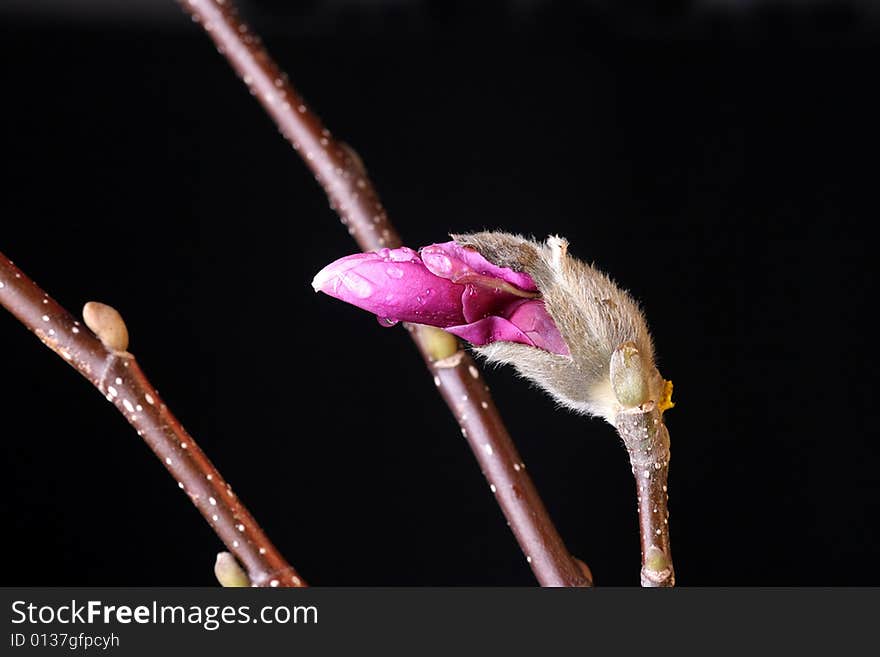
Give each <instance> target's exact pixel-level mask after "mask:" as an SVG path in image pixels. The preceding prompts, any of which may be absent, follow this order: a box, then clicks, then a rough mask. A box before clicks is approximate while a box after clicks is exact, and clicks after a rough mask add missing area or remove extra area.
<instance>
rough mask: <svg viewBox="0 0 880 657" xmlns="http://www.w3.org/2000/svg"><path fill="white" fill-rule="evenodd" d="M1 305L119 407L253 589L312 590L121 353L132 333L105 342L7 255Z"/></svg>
mask: <svg viewBox="0 0 880 657" xmlns="http://www.w3.org/2000/svg"><path fill="white" fill-rule="evenodd" d="M0 304H2V305H3V306H4V307H5V308H6V309H7V310H9V312H11V313H12V314H13V315H15V317H17V318H18V319H19V320H20V321H21V322H22V324H24V325H25V326H27V327H28V328H29V329H30V330H31V331H33V333H34V334H35V335H36V336H37V337H38V338H39V339H40V340H41V341H42V342H43V343H44V344H45V345H46V346H47V347H49V348H50V349H51V350H52V351H54V352H55V353H57V354H58V355H59V356H61V357H62V358H63V359H64V360H66V361H67V362H68V363H69V364H70V365H71V366H72V367H73V368H74V369H76V370H77V371H78V372H79V373H80V374H82V375H83V376H84V377H85V378H87V379H88V380H89V381H90V382H91V384H92V385H93V386H95V387H96V388H97V389H98V390H100V391H101V394H103V395H104V396H105V397H106V398H107V400H108V401H110V402H112V403H113V405H114V406H116V409H117V410H118V411H119V412H120V413H122V414H123V416H125V419H126V420H128V422H129V423H130V424H131V425H132V426H133V427H134V428H135V429H136V430H137V433H138V435H139V436H141V437H142V438H143V439H144V442H146V443H147V445H149V447H150V449H152V450H153V452H154V453H155V454H156V456H158V457H159V459H160V460H161V461H162V463H163V464H164V465H165V468H166V469H167V470H168V472H170V473H171V476H172V477H174V478H175V479H176V480H177V483H178V486H180V488H181V489H182V490H183V491H184V492H186V494H187V495H188V496H189V498H190V500H192V503H193V504H194V505H195V506H196V508H197V509H198V510H199V511H200V512H201V514H202V515H203V516H204V517H205V519H206V520H207V521H208V523H209V524H210V525H211V527H212V528H213V529H214V531H215V532H216V533H217V536H219V537H220V540H222V541H223V543H224V544H225V545H226V547H227V548H229V550H230V551H231V552H232V553H233V554H234V555H235V556H236V558H238V560H239V561H240V562H241V563H242V564H243V565H244V567H245V569H246V570H247V574H248V577H249V579H250V581H251V582H252V583H253V585H254V586H305V582H303V580H302V579H301V578H300V577H299V575H298V574H297V572H296V571H295V570H294V569H293V567H292V566H291V565H290V564H288V563H287V562H286V561H285V560H284V557H282V556H281V554H280V553H279V552H278V550H277V549H276V548H275V546H274V545H272V543H271V542H270V541H269V539H268V538H267V537H266V535H265V534H264V533H263V530H262V529H260V526H259V525H258V524H257V521H256V520H254V518H253V516H251V514H250V513H249V512H248V510H247V509H246V508H245V507H244V505H243V504H242V503H241V502H240V501H239V499H238V497H237V496H236V495H235V493H233V492H232V488H231V486H230V485H229V484H228V483H226V481H225V480H224V479H223V477H221V476H220V473H219V472H217V469H216V468H215V467H214V466H213V465H212V464H211V462H210V461H209V460H208V457H207V456H205V453H204V452H203V451H202V450H201V449H200V448H199V446H198V445H197V444H196V443H195V441H194V440H193V439H192V437H191V436H190V435H189V434H188V433H187V432H186V430H185V429H184V428H183V426H182V425H181V424H180V422H179V421H178V420H177V418H176V417H174V415H173V414H172V413H171V411H169V410H168V407H167V406H166V405H165V404H164V403H163V402H162V398H161V397H160V396H159V393H158V392H156V389H155V388H154V387H153V386H152V385H151V384H150V382H149V381H148V380H147V378H146V376H145V375H144V373H143V371H141V368H140V366H139V365H138V364H137V361H135V358H134V356H133V355H132V354H130V353H128V352H127V351H124V350H122V349H124V348H125V343H127V334H126V335H125V338H124V339H122V340H120V338H119V337H118V336H119V333H118V332H116V333H114V332H112V331H109V332H107V331H106V330H105V329H104V327H98V328H97V329H96V330H98V331H99V333H101V335H102V336H103V337H104V342H102V341H101V339H99V337H98V336H97V335H95V333H93V332H92V331H91V330H90V329H89V328H87V327H85V326H83V325H82V324H80V322H79V321H77V320H76V319H74V317H73V316H72V315H71V314H70V313H69V312H67V311H66V310H65V309H64V308H63V307H61V305H60V304H58V302H56V301H55V300H54V299H52V298H51V297H50V296H49V295H48V294H46V293H45V292H44V291H43V290H41V289H40V288H39V286H37V284H36V283H34V282H33V281H32V280H31V279H30V278H28V277H27V276H26V275H25V274H24V273H22V271H21V270H20V269H18V267H16V266H15V265H14V264H13V263H12V262H11V261H10V260H9V259H8V258H7V257H6V256H5V255H3V254H2V253H0ZM104 308H105V309H106V308H107V307H106V306H105V307H104ZM117 317H118V316H117ZM111 321H112V318H111ZM119 321H120V322H121V319H120V320H119ZM93 326H95V324H93ZM122 333H125V332H124V329H123V331H122ZM108 335H110V336H111V337H108ZM115 340H120V341H119V342H116V343H115V344H114V341H115ZM105 343H106V344H105ZM108 345H109V346H108Z"/></svg>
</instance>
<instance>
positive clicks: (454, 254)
mask: <svg viewBox="0 0 880 657" xmlns="http://www.w3.org/2000/svg"><path fill="white" fill-rule="evenodd" d="M419 253H420V255H421V257H422V261H423V262H424V263H425V266H426V267H427V268H428V269H429V270H430V271H431V272H432V273H434V274H436V275H437V276H441V277H443V278H448V279H450V280H451V281H453V282H455V283H470V282H473V281H474V279H482V280H485V279H486V278H495V279H500V280H502V281H504V282H505V283H508V284H510V285H512V286H513V287H514V288H516V289H518V290H522V291H525V292H537V291H538V288H537V286H536V285H535V282H534V281H533V280H532V277H531V276H529V275H528V274H526V273H525V272H520V271H513V270H512V269H508V268H507V267H499V266H498V265H493V264H492V263H491V262H489V261H488V260H486V259H485V258H484V257H483V256H481V255H480V254H479V253H478V252H477V251H475V250H474V249H470V248H467V247H464V246H461V245H460V244H457V243H455V242H444V243H442V244H431V245H430V246H426V247H424V248H422V249H421V251H420V252H419Z"/></svg>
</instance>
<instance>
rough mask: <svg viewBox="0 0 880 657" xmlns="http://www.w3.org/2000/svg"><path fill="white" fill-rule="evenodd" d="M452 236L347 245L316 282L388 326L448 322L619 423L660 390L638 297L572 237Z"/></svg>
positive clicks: (581, 408)
mask: <svg viewBox="0 0 880 657" xmlns="http://www.w3.org/2000/svg"><path fill="white" fill-rule="evenodd" d="M453 237H454V239H455V241H454V242H446V243H443V244H432V245H430V246H426V247H424V248H423V249H421V251H419V252H416V251H414V250H412V249H409V248H406V247H402V248H399V249H382V250H381V251H376V252H372V253H358V254H354V255H350V256H346V257H345V258H341V259H339V260H337V261H336V262H334V263H332V264H330V265H328V266H327V267H325V268H324V269H322V270H321V271H320V272H319V273H318V275H317V276H315V280H314V281H313V282H312V286H313V287H314V288H315V290H318V291H321V292H324V293H326V294H329V295H331V296H334V297H336V298H338V299H341V300H343V301H346V302H348V303H351V304H353V305H355V306H358V307H360V308H363V309H365V310H369V311H371V312H373V313H375V314H376V315H377V316H378V318H379V321H380V323H382V324H383V325H385V326H390V325H393V324H395V323H396V322H398V321H406V322H412V323H417V324H427V325H430V326H436V327H439V328H443V329H445V330H446V331H448V332H449V333H452V334H453V335H456V336H458V337H460V338H463V339H465V340H468V341H469V342H470V343H471V344H473V345H474V347H475V349H476V351H477V353H478V354H480V355H482V356H483V357H485V358H486V359H487V360H488V361H489V362H492V363H509V364H511V365H513V366H514V367H516V369H517V370H518V371H519V373H520V374H521V375H522V376H524V377H525V378H527V379H529V380H531V381H533V382H534V383H536V384H537V385H538V386H540V387H541V388H543V389H544V390H546V391H547V392H548V393H550V395H551V396H553V398H554V399H556V400H557V401H558V402H560V403H561V404H562V405H563V406H566V407H568V408H570V409H573V410H575V411H577V412H580V413H585V414H588V415H598V416H601V417H604V418H605V419H606V420H608V421H609V422H611V423H612V424H614V423H615V418H616V416H617V413H618V412H619V411H621V410H623V409H624V408H632V407H637V406H640V405H641V404H643V403H644V402H646V401H648V400H653V401H655V402H658V403H659V402H660V401H661V398H663V392H664V381H663V379H662V378H661V377H660V374H659V373H658V372H657V368H656V367H655V366H654V346H653V344H652V343H651V336H650V334H649V333H648V326H647V323H646V322H645V318H644V316H643V315H642V313H641V311H640V310H639V307H638V305H637V304H636V302H635V301H634V300H633V299H632V298H631V297H630V296H629V295H628V294H627V293H626V292H624V291H623V290H621V289H620V288H619V287H617V286H616V285H615V284H614V283H613V282H612V281H611V279H610V278H608V277H607V276H606V275H605V274H603V273H602V272H600V271H598V270H597V269H595V268H593V267H592V266H590V265H588V264H586V263H584V262H581V261H579V260H576V259H575V258H572V257H571V256H569V255H568V252H567V247H568V243H567V242H566V241H565V240H563V239H561V238H559V237H551V238H549V239H548V240H547V242H546V243H544V244H539V243H538V242H534V241H532V240H528V239H525V238H523V237H519V236H517V235H511V234H509V233H500V232H485V233H475V234H472V235H458V236H453ZM666 397H668V395H666ZM668 401H669V400H668V399H666V402H668ZM670 405H671V402H669V403H666V405H665V406H662V405H661V410H663V408H668V407H669V406H670Z"/></svg>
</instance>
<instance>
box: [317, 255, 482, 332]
mask: <svg viewBox="0 0 880 657" xmlns="http://www.w3.org/2000/svg"><path fill="white" fill-rule="evenodd" d="M312 287H314V288H315V290H316V291H321V292H324V293H325V294H329V295H330V296H332V297H336V298H337V299H340V300H341V301H345V302H346V303H350V304H352V305H355V306H357V307H358V308H363V309H364V310H368V311H370V312H372V313H375V314H376V315H377V316H378V317H380V318H388V319H391V320H400V321H404V322H417V323H420V324H431V325H433V326H441V327H442V326H451V325H455V324H461V323H462V322H463V321H467V320H465V318H464V315H463V314H462V309H461V294H462V290H463V288H462V287H461V286H460V285H456V284H455V283H453V282H452V281H449V280H447V279H444V278H438V277H436V276H434V275H433V274H431V272H429V271H428V270H427V269H426V268H425V266H424V264H422V261H421V260H420V259H419V256H418V254H417V253H416V252H415V251H413V250H412V249H408V248H406V247H403V248H400V249H382V250H381V251H376V252H372V253H356V254H354V255H350V256H346V257H344V258H340V259H339V260H337V261H335V262H333V263H331V264H329V265H327V266H326V267H324V269H322V270H321V271H320V272H318V274H317V276H315V279H314V281H312Z"/></svg>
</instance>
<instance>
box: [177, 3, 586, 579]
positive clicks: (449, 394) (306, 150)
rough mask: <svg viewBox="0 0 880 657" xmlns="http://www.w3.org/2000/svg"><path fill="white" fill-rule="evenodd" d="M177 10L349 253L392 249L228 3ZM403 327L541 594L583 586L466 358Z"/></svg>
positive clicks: (371, 194) (330, 145)
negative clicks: (346, 240) (210, 49)
mask: <svg viewBox="0 0 880 657" xmlns="http://www.w3.org/2000/svg"><path fill="white" fill-rule="evenodd" d="M178 2H180V4H181V5H182V6H183V7H184V8H185V9H186V10H187V11H188V12H189V13H190V15H191V16H192V17H193V19H194V20H195V21H197V22H199V23H201V25H202V27H203V28H204V29H205V31H206V32H207V33H208V34H209V35H210V36H211V38H212V39H213V40H214V43H215V44H216V46H217V49H218V50H219V51H220V52H221V53H222V54H223V55H224V56H225V57H226V59H227V60H228V61H229V63H230V64H231V65H232V67H233V69H235V71H236V72H237V73H238V75H239V76H240V77H241V78H242V80H243V81H244V82H245V84H247V86H248V87H249V89H250V91H251V93H252V94H253V95H254V96H256V97H257V99H258V100H259V101H260V104H262V106H263V108H264V109H265V110H266V111H267V112H268V113H269V115H270V116H271V117H272V118H273V119H274V121H275V123H276V124H277V125H278V128H279V129H280V130H281V133H282V134H283V135H284V136H285V138H286V139H287V140H288V141H290V142H291V144H292V145H293V147H294V149H296V150H297V151H298V152H299V154H300V155H301V156H302V158H303V160H304V162H305V163H306V165H308V167H309V168H310V169H311V170H312V172H313V173H314V175H315V177H316V178H317V180H318V182H319V183H320V184H321V185H322V187H323V188H324V191H325V192H326V193H327V196H328V197H329V199H330V204H331V206H332V207H333V208H334V209H335V210H336V211H337V212H338V213H339V216H340V218H341V219H342V223H343V224H345V225H346V226H347V227H348V230H349V233H351V235H352V236H353V237H354V239H355V240H356V241H357V243H358V246H359V247H360V248H361V249H362V250H364V251H373V250H377V249H381V248H384V247H388V248H395V247H398V246H401V244H402V242H401V239H400V237H399V235H398V234H397V231H395V229H394V227H393V226H392V225H391V222H390V221H389V219H388V215H387V213H386V212H385V209H384V208H383V206H382V203H381V202H380V201H379V197H378V194H377V193H376V190H375V189H374V187H373V185H372V183H371V182H370V180H369V178H368V176H367V173H366V170H365V169H364V166H363V164H362V163H361V161H360V158H359V157H358V156H357V154H356V153H355V152H354V151H353V150H352V149H351V148H350V147H348V146H347V145H346V144H344V143H343V142H340V141H338V140H336V139H334V137H333V136H332V135H331V133H330V131H329V130H327V129H326V128H325V127H324V126H323V124H322V123H321V121H320V119H319V118H318V117H317V115H316V114H315V113H313V112H312V111H310V110H309V108H308V107H307V106H306V103H305V101H304V100H303V98H302V97H301V96H300V95H299V94H298V93H297V92H296V90H295V89H294V88H293V87H292V86H291V84H290V82H289V81H288V79H287V76H286V75H285V74H284V73H283V72H282V71H281V69H279V68H278V65H277V64H276V63H275V62H274V61H273V60H272V58H271V57H270V56H269V53H268V52H267V51H266V49H265V48H263V46H262V45H261V43H260V39H259V37H257V36H256V35H255V34H254V33H253V32H252V31H251V30H250V28H248V26H247V25H245V24H244V23H243V22H242V21H241V20H240V19H239V17H238V15H237V11H236V9H235V8H234V6H233V5H232V2H231V0H178ZM407 328H408V329H410V335H411V336H412V338H413V340H414V341H415V342H416V345H417V346H418V348H419V351H420V352H421V353H422V355H423V357H424V358H425V362H426V364H427V365H428V369H429V370H430V371H431V373H432V375H433V376H434V381H435V383H436V384H437V385H438V387H439V388H440V392H441V394H442V395H443V398H444V400H445V401H446V403H447V404H448V405H449V407H450V409H451V410H452V412H453V414H454V415H455V417H456V420H457V421H458V423H459V425H460V426H461V429H462V433H463V434H464V436H465V437H466V438H467V441H468V444H469V445H470V447H471V450H472V451H473V452H474V455H475V456H476V458H477V461H478V462H479V464H480V467H481V468H482V471H483V473H484V475H485V476H486V479H488V481H489V486H490V488H491V490H492V491H493V492H494V493H495V496H496V499H497V500H498V504H499V505H500V506H501V509H502V511H503V512H504V515H505V516H506V518H507V521H508V523H509V524H510V527H511V529H512V530H513V533H514V535H515V536H516V539H517V541H518V542H519V545H520V547H521V548H522V550H523V552H524V553H525V555H526V560H527V561H528V562H529V564H530V565H531V568H532V571H533V572H534V573H535V576H536V577H537V579H538V582H539V583H540V584H541V585H542V586H590V585H591V584H592V582H591V578H590V576H589V575H588V574H587V573H588V572H589V571H588V570H587V569H584V568H581V566H580V565H579V564H578V562H577V561H576V560H575V559H574V558H573V557H572V556H571V554H570V553H569V552H568V550H567V549H566V547H565V544H564V543H563V542H562V538H561V537H560V536H559V533H558V532H557V531H556V528H555V526H554V525H553V522H552V520H551V519H550V516H549V514H548V513H547V509H546V508H545V507H544V505H543V503H542V502H541V499H540V497H539V496H538V493H537V490H536V489H535V486H534V484H533V483H532V481H531V478H530V477H529V475H528V474H527V473H526V472H525V465H524V464H523V462H522V459H521V458H520V456H519V453H518V452H517V450H516V447H515V446H514V444H513V441H512V440H511V438H510V435H509V434H508V432H507V430H506V429H505V427H504V423H503V422H502V420H501V417H500V415H499V414H498V410H497V409H496V407H495V404H494V403H493V402H492V398H491V396H490V394H489V389H488V387H487V386H486V385H485V384H484V383H483V381H482V379H481V375H480V371H479V369H478V368H477V366H476V364H475V363H474V361H473V359H472V358H471V357H470V356H469V355H468V354H467V353H466V352H465V351H464V350H463V349H461V347H460V345H459V344H458V343H457V342H452V341H451V340H450V343H451V345H452V347H451V348H444V349H441V350H440V351H439V352H438V351H437V350H436V349H434V348H433V345H432V344H429V343H430V342H431V339H432V336H434V335H436V333H435V331H436V329H428V328H426V327H418V328H416V327H413V326H408V327H407ZM444 335H448V334H444ZM441 342H442V341H441Z"/></svg>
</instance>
